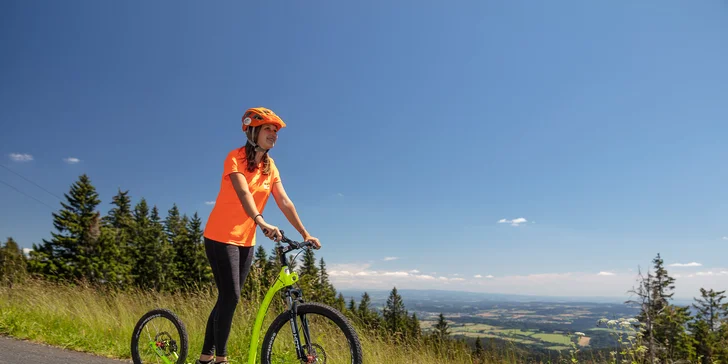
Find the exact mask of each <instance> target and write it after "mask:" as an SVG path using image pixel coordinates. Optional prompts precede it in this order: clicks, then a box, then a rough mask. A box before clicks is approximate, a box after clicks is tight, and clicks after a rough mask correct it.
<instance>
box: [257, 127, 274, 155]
mask: <svg viewBox="0 0 728 364" xmlns="http://www.w3.org/2000/svg"><path fill="white" fill-rule="evenodd" d="M277 140H278V127H277V126H275V125H273V124H265V125H261V126H260V131H259V132H258V140H257V141H256V143H257V144H258V145H260V146H261V147H262V148H265V149H271V148H273V146H274V145H275V144H276V141H277Z"/></svg>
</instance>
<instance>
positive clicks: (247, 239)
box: [203, 147, 280, 246]
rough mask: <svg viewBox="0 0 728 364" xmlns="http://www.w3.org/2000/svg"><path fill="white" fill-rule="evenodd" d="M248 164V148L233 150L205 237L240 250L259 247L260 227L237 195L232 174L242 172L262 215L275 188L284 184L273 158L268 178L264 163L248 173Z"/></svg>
mask: <svg viewBox="0 0 728 364" xmlns="http://www.w3.org/2000/svg"><path fill="white" fill-rule="evenodd" d="M268 158H270V156H269V157H268ZM247 164H248V161H247V158H246V156H245V147H241V148H236V149H233V150H232V151H230V153H228V155H227V157H226V158H225V163H224V167H223V172H222V181H221V182H220V192H218V194H217V199H216V200H215V206H214V207H213V208H212V211H211V212H210V216H209V218H208V220H207V223H206V225H205V231H204V233H203V234H204V236H205V237H206V238H208V239H212V240H215V241H219V242H222V243H227V244H233V245H239V246H253V245H255V233H256V228H257V226H258V225H257V224H255V222H253V219H252V218H251V217H250V216H248V213H247V212H245V209H244V208H243V203H242V202H240V199H239V198H238V194H237V193H235V188H234V187H233V183H232V181H231V180H230V174H231V173H235V172H240V173H242V174H243V175H244V176H245V180H246V181H248V189H249V190H250V193H251V194H252V195H253V200H254V201H255V206H256V207H257V208H258V212H260V213H261V214H262V213H263V210H264V209H265V204H266V202H267V201H268V197H270V193H271V190H272V187H273V184H274V183H276V182H278V181H280V174H279V173H278V168H277V167H276V165H275V163H274V162H273V158H270V174H268V175H263V171H262V167H263V164H262V163H261V164H260V165H259V166H258V168H257V169H256V170H255V171H254V172H248V170H247V168H246V167H247Z"/></svg>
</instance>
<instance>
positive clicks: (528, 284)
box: [329, 263, 728, 299]
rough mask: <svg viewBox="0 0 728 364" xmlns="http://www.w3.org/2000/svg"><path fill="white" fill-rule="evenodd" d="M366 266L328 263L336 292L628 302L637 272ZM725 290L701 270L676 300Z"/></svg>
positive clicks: (719, 278)
mask: <svg viewBox="0 0 728 364" xmlns="http://www.w3.org/2000/svg"><path fill="white" fill-rule="evenodd" d="M370 268H371V265H370V264H336V263H329V276H330V279H331V282H332V283H333V284H334V286H335V287H336V288H337V289H365V290H366V289H386V290H388V289H391V288H392V287H393V286H396V287H397V288H398V289H400V288H401V289H451V290H463V291H477V292H490V293H503V294H524V295H544V296H599V297H608V296H611V297H619V299H623V298H625V299H626V298H628V294H627V293H626V292H627V291H629V290H630V289H631V288H632V287H634V285H635V282H636V279H637V272H636V271H634V270H633V271H631V272H630V271H629V270H628V269H625V270H624V271H601V272H598V273H593V272H565V273H536V274H525V275H509V276H498V277H495V276H493V275H483V274H474V275H472V276H471V277H472V278H470V277H469V278H463V277H454V278H448V277H447V276H441V275H436V274H435V273H429V272H428V274H423V273H420V271H419V270H415V269H412V270H392V271H375V270H370ZM726 286H728V268H725V267H723V268H715V269H703V271H702V272H698V273H695V274H691V275H690V276H686V275H685V274H683V275H682V276H681V277H680V284H678V285H677V287H676V289H675V297H676V298H686V299H690V298H691V297H693V296H694V295H695V292H699V291H700V287H726Z"/></svg>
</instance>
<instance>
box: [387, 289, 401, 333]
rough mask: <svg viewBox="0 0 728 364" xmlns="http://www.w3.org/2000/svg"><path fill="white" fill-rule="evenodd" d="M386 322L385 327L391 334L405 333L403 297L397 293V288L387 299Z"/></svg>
mask: <svg viewBox="0 0 728 364" xmlns="http://www.w3.org/2000/svg"><path fill="white" fill-rule="evenodd" d="M383 315H384V322H385V327H386V328H387V330H389V332H390V333H392V334H396V333H404V332H405V329H406V325H405V317H406V316H405V315H406V312H405V307H404V302H403V301H402V296H400V295H399V293H397V287H394V288H392V291H390V293H389V298H387V304H386V306H384V313H383Z"/></svg>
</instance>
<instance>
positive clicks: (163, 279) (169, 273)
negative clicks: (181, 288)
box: [149, 205, 177, 291]
mask: <svg viewBox="0 0 728 364" xmlns="http://www.w3.org/2000/svg"><path fill="white" fill-rule="evenodd" d="M149 217H150V222H151V229H150V230H151V232H150V234H149V237H150V242H151V244H152V247H153V249H154V252H153V253H152V254H153V256H154V258H155V259H156V260H157V261H158V262H159V271H158V273H157V274H158V275H157V277H156V281H157V282H158V286H159V289H160V290H162V291H173V290H176V289H177V281H176V278H177V271H176V264H175V261H176V253H175V249H174V246H173V245H172V243H171V242H170V241H169V240H168V239H167V233H166V232H165V227H164V223H163V222H162V220H161V217H160V216H159V209H158V208H157V206H156V205H155V206H154V207H152V212H151V214H150V216H149Z"/></svg>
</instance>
